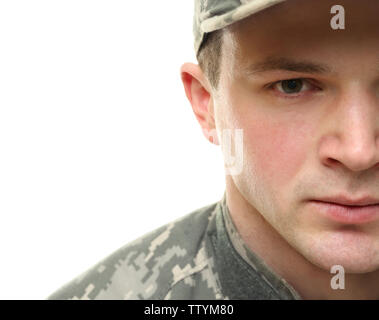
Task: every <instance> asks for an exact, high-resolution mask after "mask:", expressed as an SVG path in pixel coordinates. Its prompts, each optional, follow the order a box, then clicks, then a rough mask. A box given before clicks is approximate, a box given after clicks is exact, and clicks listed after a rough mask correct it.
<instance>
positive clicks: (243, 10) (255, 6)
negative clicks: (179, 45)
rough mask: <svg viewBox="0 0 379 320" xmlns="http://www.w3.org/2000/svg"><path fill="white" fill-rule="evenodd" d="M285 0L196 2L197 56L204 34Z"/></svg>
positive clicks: (196, 0) (209, 0) (194, 22)
mask: <svg viewBox="0 0 379 320" xmlns="http://www.w3.org/2000/svg"><path fill="white" fill-rule="evenodd" d="M283 1H285V0H195V8H194V17H193V34H194V38H195V53H196V54H197V52H198V50H199V48H200V45H201V42H202V41H203V39H204V34H205V33H208V32H212V31H215V30H218V29H222V28H224V27H226V26H228V25H230V24H232V23H234V22H237V21H239V20H242V19H244V18H246V17H247V16H249V15H251V14H254V13H256V12H258V11H261V10H263V9H266V8H268V7H271V6H273V5H274V4H277V3H280V2H283Z"/></svg>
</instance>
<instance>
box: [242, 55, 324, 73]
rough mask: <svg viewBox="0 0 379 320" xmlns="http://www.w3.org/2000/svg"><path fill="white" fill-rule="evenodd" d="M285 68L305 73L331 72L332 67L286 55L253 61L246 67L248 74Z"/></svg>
mask: <svg viewBox="0 0 379 320" xmlns="http://www.w3.org/2000/svg"><path fill="white" fill-rule="evenodd" d="M274 70H285V71H295V72H305V73H313V74H314V73H322V74H325V73H330V72H331V68H330V67H328V66H327V65H324V64H318V63H314V62H312V61H304V60H302V61H296V60H293V59H290V58H285V57H268V58H266V59H265V60H264V61H261V62H258V63H253V64H252V65H250V66H249V67H247V68H246V72H247V74H248V75H254V74H257V73H263V72H266V71H274Z"/></svg>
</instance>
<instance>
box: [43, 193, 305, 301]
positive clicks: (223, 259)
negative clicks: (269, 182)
mask: <svg viewBox="0 0 379 320" xmlns="http://www.w3.org/2000/svg"><path fill="white" fill-rule="evenodd" d="M47 299H54V300H58V299H59V300H61V299H75V300H76V299H81V300H88V299H91V300H93V299H95V300H99V299H101V300H108V299H117V300H123V299H138V300H140V299H152V300H155V299H156V300H165V299H175V300H178V299H183V300H222V299H225V300H228V299H233V300H246V299H285V300H287V299H300V296H299V295H298V294H297V292H296V291H295V290H294V289H293V288H292V287H291V286H290V285H289V284H288V283H286V281H285V280H284V279H281V278H280V277H279V276H278V275H277V274H275V273H274V272H273V271H272V270H271V269H270V268H268V267H267V266H266V265H265V264H264V262H263V261H262V260H261V259H260V258H259V257H257V256H256V255H255V254H254V253H253V252H252V251H251V250H249V248H248V247H247V246H246V245H245V244H244V242H243V240H242V238H241V237H240V236H239V234H238V232H237V229H236V228H235V225H234V223H233V221H232V219H231V217H230V213H229V210H228V207H227V205H226V197H225V193H224V196H223V197H222V199H221V200H220V201H218V202H216V203H213V204H211V205H208V206H205V207H202V208H200V209H198V210H195V211H193V212H191V213H189V214H187V215H185V216H183V217H181V218H179V219H176V220H175V221H173V222H171V223H169V224H166V225H164V226H162V227H160V228H158V229H156V230H154V231H151V232H150V233H148V234H145V235H144V236H142V237H140V238H138V239H136V240H135V241H133V242H130V243H129V244H126V245H124V246H123V247H121V248H120V249H118V250H116V251H115V252H114V253H112V254H111V255H109V256H108V257H106V258H105V259H103V260H102V261H100V262H99V263H97V264H96V265H95V266H93V267H92V268H90V269H89V270H87V271H86V272H84V273H83V274H82V275H80V276H78V277H77V278H75V279H74V280H72V281H71V282H69V283H67V284H66V285H64V286H63V287H61V288H60V289H59V290H57V291H56V292H54V293H53V294H51V295H50V296H49V297H48V298H47Z"/></svg>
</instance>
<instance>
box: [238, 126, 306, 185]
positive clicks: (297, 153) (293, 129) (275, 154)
mask: <svg viewBox="0 0 379 320" xmlns="http://www.w3.org/2000/svg"><path fill="white" fill-rule="evenodd" d="M244 128H245V129H244V144H245V152H246V153H247V154H246V156H247V159H246V161H247V163H246V165H247V166H254V167H255V172H257V173H258V174H259V175H260V176H261V177H262V178H263V179H265V180H266V181H265V183H266V184H267V185H269V186H271V187H272V188H273V189H277V191H279V190H278V188H279V187H286V186H287V189H288V190H290V188H288V187H289V184H290V183H291V181H292V180H293V178H294V177H295V176H296V174H297V173H298V171H299V170H300V169H301V167H302V165H303V164H304V162H305V158H306V154H307V151H308V150H307V147H306V141H305V139H306V137H307V136H306V135H305V134H304V132H303V131H304V130H303V127H302V126H301V125H299V126H296V124H294V123H292V124H291V125H289V124H288V123H276V124H272V120H271V123H270V121H269V120H268V121H260V122H258V121H256V124H252V125H249V126H245V127H244ZM283 191H284V192H285V190H283Z"/></svg>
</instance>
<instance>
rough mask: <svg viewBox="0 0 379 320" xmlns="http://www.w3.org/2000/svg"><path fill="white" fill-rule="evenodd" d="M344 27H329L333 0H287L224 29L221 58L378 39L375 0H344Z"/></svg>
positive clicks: (310, 50)
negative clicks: (341, 28) (340, 28)
mask: <svg viewBox="0 0 379 320" xmlns="http://www.w3.org/2000/svg"><path fill="white" fill-rule="evenodd" d="M339 3H340V4H341V5H343V7H344V8H345V30H334V29H332V28H331V26H330V21H331V19H332V17H333V15H335V14H332V13H331V7H332V6H334V5H335V4H336V3H335V1H334V0H317V1H316V0H288V1H286V2H283V3H280V4H278V5H276V6H273V7H270V8H268V9H266V10H263V11H261V12H259V13H257V14H255V15H252V16H249V17H247V18H245V19H243V20H241V21H239V22H237V23H234V24H232V25H230V26H228V27H226V28H225V29H224V32H223V49H224V50H223V55H225V56H226V59H225V61H226V62H227V61H229V62H231V61H233V60H239V61H241V62H243V60H244V59H246V58H255V57H262V56H264V55H276V54H277V53H278V52H287V53H288V54H295V55H296V53H298V52H299V50H301V51H303V53H304V54H306V53H309V54H312V53H314V52H315V50H320V49H322V48H326V47H331V46H333V45H334V44H337V43H343V44H344V45H345V47H346V45H347V46H349V45H350V46H351V49H354V48H356V44H357V41H361V40H362V38H365V39H369V38H372V39H375V38H376V39H379V37H378V35H379V19H378V15H379V1H376V0H361V1H356V0H345V1H340V2H339Z"/></svg>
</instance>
